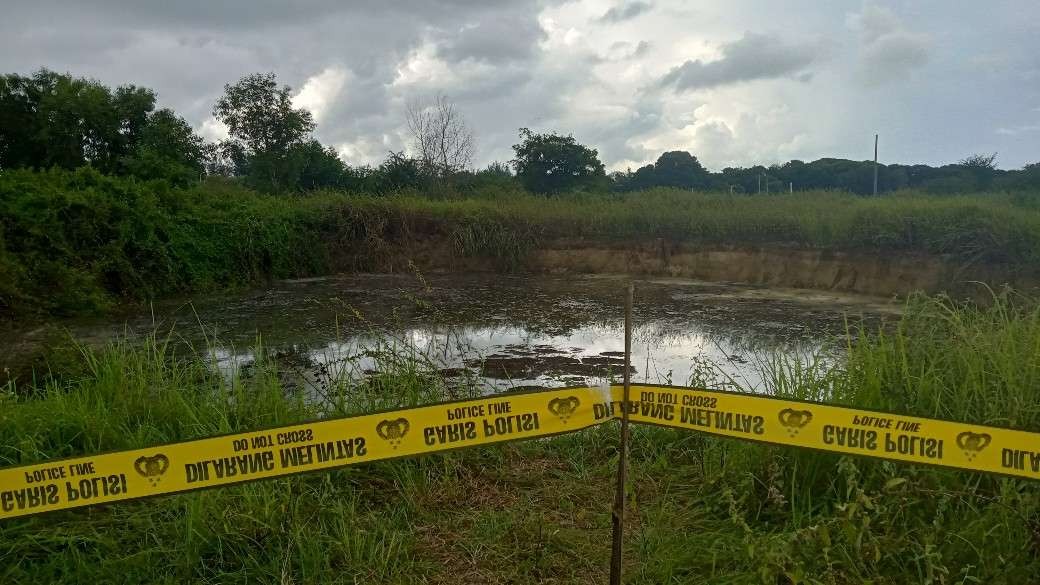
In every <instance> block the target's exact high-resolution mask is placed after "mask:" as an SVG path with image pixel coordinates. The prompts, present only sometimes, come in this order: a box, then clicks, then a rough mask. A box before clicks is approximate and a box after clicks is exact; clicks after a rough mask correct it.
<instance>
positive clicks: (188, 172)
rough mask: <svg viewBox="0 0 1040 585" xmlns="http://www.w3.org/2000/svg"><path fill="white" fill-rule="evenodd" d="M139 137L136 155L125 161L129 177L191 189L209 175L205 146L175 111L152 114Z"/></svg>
mask: <svg viewBox="0 0 1040 585" xmlns="http://www.w3.org/2000/svg"><path fill="white" fill-rule="evenodd" d="M138 133H139V137H138V139H137V140H136V141H135V145H134V149H133V152H132V153H131V154H129V155H128V156H126V157H124V159H123V161H122V165H121V166H122V167H123V168H124V169H125V171H126V173H128V174H130V175H134V176H137V177H141V178H145V179H166V180H168V181H170V182H171V183H173V184H175V185H187V184H190V183H192V182H194V181H196V180H197V179H198V178H199V177H200V176H201V175H202V174H203V173H205V172H206V158H207V148H206V144H205V142H204V141H203V140H202V138H201V137H199V135H197V134H195V132H194V131H193V130H192V129H191V126H190V125H188V123H187V122H185V121H184V118H181V117H180V116H178V115H177V114H175V113H174V112H173V110H169V109H165V108H164V109H161V110H158V111H156V112H154V113H152V114H151V115H150V116H149V117H148V118H147V121H146V123H145V124H144V126H143V127H142V128H141V129H140V130H139V132H138Z"/></svg>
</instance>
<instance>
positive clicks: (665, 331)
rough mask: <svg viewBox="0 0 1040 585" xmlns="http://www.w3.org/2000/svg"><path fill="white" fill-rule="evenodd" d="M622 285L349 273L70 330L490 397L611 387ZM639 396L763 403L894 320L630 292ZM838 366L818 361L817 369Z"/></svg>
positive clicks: (772, 295) (834, 304) (834, 309)
mask: <svg viewBox="0 0 1040 585" xmlns="http://www.w3.org/2000/svg"><path fill="white" fill-rule="evenodd" d="M624 284H625V281H624V280H623V279H620V278H611V277H581V276H567V277H546V276H539V277H530V276H502V275H493V274H440V275H428V276H426V277H425V278H424V279H420V278H416V277H414V276H410V275H351V276H342V277H335V278H328V279H309V280H306V281H287V282H279V283H275V284H273V285H272V286H271V287H269V288H266V289H262V290H253V291H247V292H243V293H236V294H229V295H210V296H204V297H197V298H193V299H190V300H182V301H179V302H169V303H164V304H160V305H157V306H155V307H153V308H152V310H151V311H149V312H147V313H144V312H142V313H141V314H131V315H124V316H123V317H122V318H120V319H111V318H110V319H107V320H105V319H102V320H93V321H83V322H77V323H70V324H68V328H69V329H70V330H71V331H72V332H73V334H74V335H76V336H77V337H80V338H81V339H88V340H89V339H93V340H104V339H106V338H108V337H112V336H115V335H120V334H122V332H124V331H126V330H127V329H128V328H129V330H132V331H150V330H154V329H159V330H174V331H176V332H177V334H178V336H180V337H182V338H183V339H184V340H185V342H186V343H190V344H192V345H193V346H194V347H208V348H209V349H208V351H209V355H210V357H211V358H212V360H213V363H214V364H216V367H217V368H218V369H219V370H220V371H221V372H222V373H223V374H224V375H226V376H229V377H230V376H233V375H236V374H240V373H242V372H243V370H244V369H248V368H249V367H251V364H253V363H254V362H255V360H256V357H257V355H256V354H257V347H258V339H259V340H262V347H263V350H262V351H264V352H265V355H268V356H274V358H275V359H276V361H277V362H278V364H279V366H280V367H281V368H282V369H285V370H288V371H292V372H294V373H296V374H297V375H298V377H299V378H300V380H302V381H303V383H305V384H307V385H309V386H313V387H314V388H315V389H320V387H321V383H322V381H323V380H327V379H329V378H330V377H332V376H341V377H348V378H354V379H362V378H365V377H369V376H375V375H379V373H380V372H381V371H384V370H385V369H386V368H387V367H388V364H394V363H398V364H401V363H410V364H413V365H417V366H418V367H421V368H423V369H424V370H425V371H429V372H434V371H436V372H437V373H438V374H439V375H440V376H443V377H445V378H447V379H451V380H458V381H459V382H460V383H462V382H465V383H477V384H480V385H483V386H484V387H485V388H486V389H487V391H496V390H506V389H510V388H516V387H528V386H546V387H552V386H561V385H570V384H599V383H603V382H604V381H609V380H619V379H620V377H621V374H622V368H623V359H622V355H623V354H622V351H623V350H624V340H623V323H622V312H621V304H622V295H623V291H624ZM636 296H637V299H636V307H635V322H636V323H637V326H636V328H635V330H634V339H633V348H632V349H633V361H632V366H633V375H632V379H633V380H634V381H637V382H650V383H665V384H668V383H673V384H689V383H691V381H692V382H694V383H696V382H698V381H703V379H704V377H705V375H706V372H710V373H711V374H712V375H713V376H715V382H716V385H718V384H728V385H730V386H732V387H739V388H741V389H744V390H758V391H761V390H765V389H767V386H768V372H767V370H768V368H764V367H763V366H764V364H769V363H770V362H771V361H772V360H773V359H774V358H775V356H777V355H782V356H787V357H788V358H789V359H792V360H796V361H804V362H808V361H812V360H815V359H818V357H817V356H818V354H819V353H820V352H821V351H825V350H827V349H828V348H829V347H830V345H831V343H830V340H832V339H834V338H835V337H836V336H838V335H840V334H842V333H843V332H844V331H845V327H846V319H851V320H852V321H854V322H858V321H862V320H866V321H868V322H872V321H878V320H880V319H881V318H882V317H884V316H885V315H892V314H893V313H894V311H895V309H894V308H893V306H892V305H891V304H889V303H886V302H883V301H879V300H878V299H872V298H863V297H850V296H842V295H835V294H828V293H819V292H806V291H783V290H769V289H764V288H760V287H742V286H735V285H726V284H711V283H700V282H690V281H678V280H656V281H643V282H639V283H638V284H637V293H636ZM839 358H840V356H838V355H837V354H834V353H833V352H827V356H826V359H829V360H833V359H839Z"/></svg>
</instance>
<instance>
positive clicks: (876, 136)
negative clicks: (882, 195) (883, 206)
mask: <svg viewBox="0 0 1040 585" xmlns="http://www.w3.org/2000/svg"><path fill="white" fill-rule="evenodd" d="M877 138H878V135H877V134H875V135H874V197H877Z"/></svg>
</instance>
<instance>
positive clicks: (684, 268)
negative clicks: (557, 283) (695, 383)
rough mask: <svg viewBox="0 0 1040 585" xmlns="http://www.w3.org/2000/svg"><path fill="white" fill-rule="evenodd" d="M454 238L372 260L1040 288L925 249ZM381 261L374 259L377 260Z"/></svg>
mask: <svg viewBox="0 0 1040 585" xmlns="http://www.w3.org/2000/svg"><path fill="white" fill-rule="evenodd" d="M458 248H459V246H457V245H454V244H453V242H451V241H450V240H447V239H439V238H436V239H428V240H424V241H422V242H410V243H404V242H398V243H394V244H392V245H388V246H386V247H384V248H383V249H382V250H381V253H380V254H376V255H370V256H368V257H367V261H361V260H360V259H357V258H355V259H353V260H352V261H347V262H346V264H347V267H348V268H349V267H353V266H357V265H358V264H361V265H364V266H365V268H366V269H369V270H372V269H374V271H378V272H398V271H401V270H405V269H407V268H408V267H409V266H410V265H411V266H416V267H418V268H420V269H422V270H444V271H484V270H489V271H520V272H532V273H540V274H615V275H617V274H627V275H633V276H638V277H660V276H665V277H674V278H686V279H695V280H700V281H705V282H718V283H735V284H747V285H755V286H770V287H781V288H800V289H814V290H823V291H835V292H847V293H857V294H864V295H872V296H883V297H891V296H905V295H908V294H910V293H912V292H915V291H924V292H926V293H929V294H935V293H940V292H946V293H950V294H953V295H955V296H958V297H972V298H976V299H978V300H985V299H986V298H987V297H988V296H989V292H988V291H987V290H986V287H985V286H983V284H984V285H987V286H989V287H991V288H993V289H997V288H1000V287H1002V286H1004V285H1009V286H1011V287H1013V288H1015V289H1017V290H1020V291H1023V292H1028V291H1033V292H1036V290H1037V289H1038V287H1040V269H1038V267H1031V266H1021V265H1013V264H1008V263H999V262H990V261H971V260H965V259H963V258H959V257H954V256H942V255H929V254H922V253H886V254H878V253H874V252H871V253H868V252H855V251H834V250H814V249H806V248H799V247H793V246H792V247H783V246H771V247H765V246H722V245H713V246H703V245H698V244H692V243H682V242H674V241H669V240H666V239H656V240H652V241H646V242H591V241H585V240H552V241H546V242H533V243H532V245H531V247H530V248H529V249H528V250H526V251H525V252H524V253H523V254H522V255H519V256H518V257H509V258H503V257H488V256H486V255H479V256H471V255H467V254H466V253H465V252H464V251H460V250H459V249H458ZM373 263H374V264H373Z"/></svg>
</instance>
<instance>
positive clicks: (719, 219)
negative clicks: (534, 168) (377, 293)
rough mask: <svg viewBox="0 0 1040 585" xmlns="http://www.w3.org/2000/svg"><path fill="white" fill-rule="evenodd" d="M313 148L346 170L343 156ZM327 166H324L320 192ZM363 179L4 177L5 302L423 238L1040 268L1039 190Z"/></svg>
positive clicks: (110, 289)
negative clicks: (732, 188)
mask: <svg viewBox="0 0 1040 585" xmlns="http://www.w3.org/2000/svg"><path fill="white" fill-rule="evenodd" d="M309 148H311V149H312V152H313V153H314V154H315V158H316V159H317V160H318V161H319V163H320V162H321V161H324V162H327V163H332V164H330V165H329V167H330V168H331V170H330V174H329V176H332V175H334V174H335V164H334V163H335V161H333V160H331V156H332V155H331V153H329V152H328V151H322V152H323V153H322V154H320V155H319V154H318V151H319V150H320V147H319V145H317V143H313V144H312V145H311V146H310V147H309ZM323 168H325V167H322V166H321V165H320V164H318V165H316V166H315V167H314V175H313V176H314V177H315V179H314V181H315V184H316V185H317V184H319V183H320V181H321V180H323V179H321V177H323V176H325V175H323V174H322V169H323ZM348 171H349V170H345V171H344V175H342V177H341V180H342V181H344V182H345V185H350V186H351V187H353V188H360V189H366V190H370V191H372V192H377V193H382V194H383V195H380V196H374V195H360V194H348V193H343V192H333V191H325V192H319V193H316V194H312V195H308V196H305V197H301V196H290V197H286V196H284V195H280V196H275V195H265V194H259V193H256V192H254V191H250V190H248V189H246V188H244V187H242V186H241V185H239V184H237V182H236V181H235V180H228V179H219V178H216V177H211V178H210V179H208V180H206V181H205V182H204V183H202V184H200V185H195V186H192V187H188V188H178V187H171V186H170V184H169V182H168V181H161V182H159V181H150V182H149V181H138V180H134V179H132V178H117V177H108V176H104V175H101V174H99V173H98V172H96V171H93V170H90V169H80V170H77V171H74V172H67V171H59V170H50V171H45V172H32V171H6V172H3V173H0V276H3V278H2V279H0V308H2V311H3V313H4V314H5V315H7V316H27V315H29V314H33V313H36V314H44V313H51V314H82V313H92V312H97V311H100V310H103V309H105V308H106V307H109V306H111V305H112V304H113V303H115V302H120V301H140V300H146V299H151V298H155V297H158V296H162V295H170V294H175V293H181V292H189V291H197V290H206V289H211V288H214V287H223V286H238V285H245V284H250V283H256V282H261V281H263V280H265V279H268V278H289V277H298V276H306V275H315V274H327V273H329V272H332V271H337V270H359V269H364V270H375V269H379V268H380V267H382V266H386V265H392V263H393V262H392V260H393V259H394V258H393V256H394V254H400V253H402V252H401V251H402V250H407V249H409V247H411V246H413V245H414V244H415V243H416V242H423V245H426V246H428V245H430V244H431V242H434V243H435V244H434V245H439V246H443V247H445V249H450V250H451V251H452V252H453V253H455V254H457V255H460V256H465V257H480V258H487V259H489V260H491V261H492V263H493V264H494V265H496V266H498V267H500V268H502V269H519V268H523V267H524V265H525V261H526V259H527V257H528V255H529V254H530V252H531V251H533V250H536V249H537V248H538V247H539V246H542V245H546V244H548V243H551V242H553V241H559V240H573V239H580V240H583V241H587V242H593V243H620V242H627V243H633V242H645V241H647V240H648V239H656V238H668V239H670V240H672V241H675V242H688V243H698V244H703V245H716V246H717V245H750V246H756V245H762V246H777V245H778V246H799V247H804V248H813V249H823V250H846V251H863V252H873V253H879V254H884V253H925V254H941V255H947V256H948V257H952V258H954V259H956V260H958V261H960V262H962V263H964V264H965V265H968V264H976V263H1004V264H1007V265H1010V266H1011V267H1020V268H1021V269H1022V270H1029V269H1030V268H1029V267H1031V266H1035V265H1036V264H1037V263H1040V203H1038V202H1037V199H1036V197H1033V196H1030V195H1028V194H1018V195H1014V196H1008V195H984V196H956V197H951V196H931V195H924V194H919V193H911V192H907V193H899V194H895V195H886V196H884V197H879V198H877V199H865V198H861V197H856V196H853V195H847V194H838V193H826V192H810V193H795V194H792V195H788V194H782V195H778V196H768V197H767V196H764V195H763V196H753V195H726V194H707V193H698V192H691V191H685V190H679V189H655V190H650V191H645V192H638V193H629V194H616V195H610V196H604V195H597V194H568V195H566V196H558V197H549V198H546V197H542V196H534V195H530V194H528V193H526V192H525V191H523V190H522V189H520V188H519V187H518V186H517V185H516V184H515V183H512V182H507V181H509V177H506V176H505V175H503V174H501V173H497V172H482V173H476V174H472V175H470V174H463V175H460V176H459V177H457V182H456V184H455V188H454V189H452V190H444V191H443V192H442V191H437V192H433V191H429V190H424V191H423V194H422V195H420V194H419V193H418V192H417V191H416V189H428V188H426V187H423V185H424V177H423V175H422V174H421V173H420V169H419V167H418V166H417V165H416V164H415V161H414V160H411V159H407V158H405V157H404V156H403V155H398V156H397V157H396V158H395V157H391V160H390V161H388V163H386V164H385V165H384V166H383V167H381V168H380V169H378V170H376V171H374V172H373V171H367V170H365V169H359V170H354V171H349V172H348ZM430 195H435V196H430ZM395 250H396V252H395ZM398 260H402V259H401V258H398Z"/></svg>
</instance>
